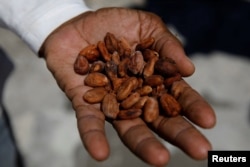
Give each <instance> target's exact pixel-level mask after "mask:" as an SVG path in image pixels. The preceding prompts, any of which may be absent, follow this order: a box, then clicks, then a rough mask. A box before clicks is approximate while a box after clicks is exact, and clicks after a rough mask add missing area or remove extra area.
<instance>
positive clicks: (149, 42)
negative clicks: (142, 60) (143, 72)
mask: <svg viewBox="0 0 250 167" xmlns="http://www.w3.org/2000/svg"><path fill="white" fill-rule="evenodd" d="M154 42H155V39H154V38H153V37H148V38H145V39H143V40H142V41H141V42H140V43H139V44H137V45H136V47H135V50H145V49H149V48H151V47H152V46H153V44H154Z"/></svg>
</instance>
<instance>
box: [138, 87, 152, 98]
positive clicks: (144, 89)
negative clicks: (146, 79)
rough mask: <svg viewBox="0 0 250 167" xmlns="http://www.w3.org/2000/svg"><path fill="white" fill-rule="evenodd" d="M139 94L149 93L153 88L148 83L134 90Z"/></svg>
mask: <svg viewBox="0 0 250 167" xmlns="http://www.w3.org/2000/svg"><path fill="white" fill-rule="evenodd" d="M136 91H137V92H138V93H139V94H140V95H141V96H145V95H149V94H150V93H151V92H152V91H153V89H152V87H151V86H149V85H145V86H143V87H141V88H139V89H137V90H136Z"/></svg>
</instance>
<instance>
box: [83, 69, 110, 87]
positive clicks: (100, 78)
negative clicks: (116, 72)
mask: <svg viewBox="0 0 250 167" xmlns="http://www.w3.org/2000/svg"><path fill="white" fill-rule="evenodd" d="M84 83H85V85H87V86H91V87H99V86H106V85H108V83H109V80H108V78H107V77H106V75H104V74H102V73H99V72H93V73H89V74H88V75H87V76H86V78H85V80H84Z"/></svg>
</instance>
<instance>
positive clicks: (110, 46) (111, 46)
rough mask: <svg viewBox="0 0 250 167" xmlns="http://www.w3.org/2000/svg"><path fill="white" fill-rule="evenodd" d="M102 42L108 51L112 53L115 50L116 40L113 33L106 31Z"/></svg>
mask: <svg viewBox="0 0 250 167" xmlns="http://www.w3.org/2000/svg"><path fill="white" fill-rule="evenodd" d="M104 43H105V45H106V47H107V50H108V51H109V53H113V52H115V51H116V50H117V45H118V44H117V43H118V41H117V39H116V37H115V35H114V34H112V33H110V32H107V34H106V36H105V37H104Z"/></svg>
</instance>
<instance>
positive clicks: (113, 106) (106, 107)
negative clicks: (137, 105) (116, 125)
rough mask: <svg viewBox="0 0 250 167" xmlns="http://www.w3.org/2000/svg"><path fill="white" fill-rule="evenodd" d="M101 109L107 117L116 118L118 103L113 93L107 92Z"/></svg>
mask: <svg viewBox="0 0 250 167" xmlns="http://www.w3.org/2000/svg"><path fill="white" fill-rule="evenodd" d="M102 111H103V113H104V115H105V116H106V117H107V118H111V119H116V117H117V115H118V114H119V111H120V110H119V104H118V102H117V100H116V96H115V94H113V93H108V94H106V95H105V96H104V98H103V101H102Z"/></svg>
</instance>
